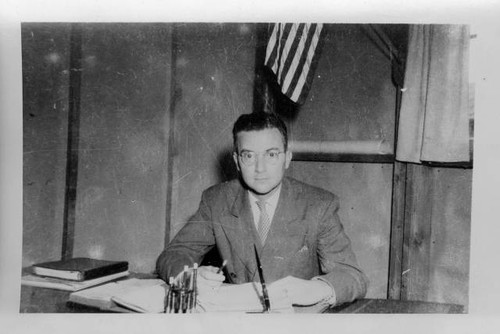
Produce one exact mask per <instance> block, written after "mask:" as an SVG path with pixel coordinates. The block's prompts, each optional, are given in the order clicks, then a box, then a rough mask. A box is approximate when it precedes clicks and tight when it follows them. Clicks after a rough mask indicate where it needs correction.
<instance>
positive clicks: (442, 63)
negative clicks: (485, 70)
mask: <svg viewBox="0 0 500 334" xmlns="http://www.w3.org/2000/svg"><path fill="white" fill-rule="evenodd" d="M469 41H470V36H469V28H468V26H464V25H412V26H410V34H409V44H408V58H407V64H406V73H405V85H404V89H403V95H402V104H401V111H400V118H399V124H398V127H399V129H398V138H397V151H396V159H397V160H399V161H407V162H415V163H419V162H421V161H436V162H464V161H469V159H470V153H469V80H468V69H469Z"/></svg>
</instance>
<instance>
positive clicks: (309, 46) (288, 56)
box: [265, 23, 323, 104]
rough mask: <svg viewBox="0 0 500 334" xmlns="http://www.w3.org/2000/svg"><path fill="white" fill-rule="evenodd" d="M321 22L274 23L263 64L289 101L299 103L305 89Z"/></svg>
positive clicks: (310, 76)
mask: <svg viewBox="0 0 500 334" xmlns="http://www.w3.org/2000/svg"><path fill="white" fill-rule="evenodd" d="M322 29H323V25H322V24H315V23H314V24H306V23H300V24H295V23H275V24H274V26H273V28H272V33H271V36H270V37H269V41H268V44H267V48H266V59H265V65H266V66H267V67H269V68H270V69H271V70H272V71H273V72H274V74H276V80H277V82H278V84H279V85H280V87H281V92H282V93H283V94H285V95H286V96H287V97H288V98H290V99H291V100H292V101H293V102H295V103H298V104H302V103H304V100H305V98H306V97H307V94H308V92H309V89H310V87H311V84H312V78H313V75H314V69H313V66H314V65H315V64H316V62H317V59H316V58H317V57H318V54H319V52H317V51H318V50H317V46H318V42H319V40H320V35H321V30H322Z"/></svg>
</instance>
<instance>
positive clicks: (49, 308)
mask: <svg viewBox="0 0 500 334" xmlns="http://www.w3.org/2000/svg"><path fill="white" fill-rule="evenodd" d="M69 294H70V292H69V291H62V290H54V289H47V288H39V287H32V286H22V287H21V303H20V310H19V311H20V312H21V313H99V312H101V313H102V312H103V311H102V310H99V309H96V308H93V307H88V306H84V305H78V304H74V303H70V302H68V297H69ZM309 313H310V312H309ZM324 313H364V314H369V313H400V314H402V313H464V307H463V306H462V305H456V304H443V303H432V302H422V301H404V300H388V299H369V298H367V299H360V300H356V301H354V302H352V303H347V304H343V305H339V306H336V307H333V308H329V309H327V310H325V311H324Z"/></svg>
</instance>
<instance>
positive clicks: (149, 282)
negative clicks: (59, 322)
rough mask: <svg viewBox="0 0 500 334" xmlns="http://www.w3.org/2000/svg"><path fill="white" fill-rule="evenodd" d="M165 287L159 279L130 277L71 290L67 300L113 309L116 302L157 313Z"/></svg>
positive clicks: (138, 309) (161, 308) (159, 310)
mask: <svg viewBox="0 0 500 334" xmlns="http://www.w3.org/2000/svg"><path fill="white" fill-rule="evenodd" d="M165 288H166V284H165V282H164V281H162V280H160V279H137V278H131V279H127V280H123V281H118V282H112V283H108V284H104V285H100V286H97V287H94V288H90V289H86V290H82V291H78V292H73V293H71V294H70V295H69V300H70V301H71V302H74V303H79V304H83V305H87V306H93V307H98V308H100V309H103V310H113V308H114V307H115V306H116V304H118V305H121V306H125V307H127V308H128V309H131V310H133V311H135V312H148V313H157V312H162V311H163V298H164V296H165ZM158 305H161V307H158Z"/></svg>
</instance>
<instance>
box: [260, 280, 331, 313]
mask: <svg viewBox="0 0 500 334" xmlns="http://www.w3.org/2000/svg"><path fill="white" fill-rule="evenodd" d="M272 290H285V291H286V292H287V294H288V297H289V298H290V300H291V302H292V304H294V305H303V306H306V305H313V304H316V303H318V302H320V301H321V300H323V299H324V298H327V297H328V296H330V295H331V293H332V288H331V287H330V286H329V285H328V284H327V283H325V282H323V281H321V280H305V279H301V278H296V277H293V276H287V277H285V278H282V279H280V280H277V281H276V282H273V283H271V284H270V285H269V291H272Z"/></svg>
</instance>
